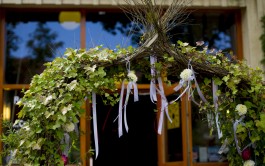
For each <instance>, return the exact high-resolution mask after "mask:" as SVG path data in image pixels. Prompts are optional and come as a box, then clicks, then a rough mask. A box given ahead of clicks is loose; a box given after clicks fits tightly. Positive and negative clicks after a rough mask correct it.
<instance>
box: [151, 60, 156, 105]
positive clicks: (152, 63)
mask: <svg viewBox="0 0 265 166" xmlns="http://www.w3.org/2000/svg"><path fill="white" fill-rule="evenodd" d="M156 62H157V59H156V57H154V56H150V65H151V76H152V78H151V81H150V99H151V101H152V102H153V103H155V102H156V101H157V97H156V85H155V84H156V81H155V67H154V65H155V63H156Z"/></svg>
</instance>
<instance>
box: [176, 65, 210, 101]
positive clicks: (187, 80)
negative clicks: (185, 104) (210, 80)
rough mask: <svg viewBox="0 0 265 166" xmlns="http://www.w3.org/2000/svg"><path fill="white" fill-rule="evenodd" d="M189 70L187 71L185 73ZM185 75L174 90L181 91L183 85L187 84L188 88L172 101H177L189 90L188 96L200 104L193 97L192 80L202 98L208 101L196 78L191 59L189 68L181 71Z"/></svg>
mask: <svg viewBox="0 0 265 166" xmlns="http://www.w3.org/2000/svg"><path fill="white" fill-rule="evenodd" d="M185 72H187V73H185ZM182 75H183V78H181V80H180V81H179V84H178V85H177V86H176V87H175V88H174V90H175V91H176V92H177V91H179V90H180V89H181V88H182V87H184V86H186V88H185V89H184V91H183V92H182V93H181V94H180V95H179V96H178V97H177V99H175V100H173V101H171V103H173V102H175V101H177V100H178V99H180V98H181V97H182V96H183V95H184V94H185V92H188V97H189V98H190V97H191V98H192V101H193V102H194V103H196V104H197V105H198V103H197V102H196V101H195V100H194V99H193V97H192V93H193V91H192V84H191V81H194V82H195V87H196V89H197V92H198V94H199V96H200V98H201V99H202V101H204V102H205V103H207V100H206V99H205V97H204V96H203V94H202V92H201V89H200V87H199V84H198V82H197V80H196V76H195V72H194V70H193V68H192V65H191V61H189V64H188V69H185V70H183V71H182V73H181V76H182ZM187 76H188V77H187Z"/></svg>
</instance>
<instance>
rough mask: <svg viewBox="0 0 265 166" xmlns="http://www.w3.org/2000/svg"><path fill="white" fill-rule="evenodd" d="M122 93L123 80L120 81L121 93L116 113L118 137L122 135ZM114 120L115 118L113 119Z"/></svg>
mask: <svg viewBox="0 0 265 166" xmlns="http://www.w3.org/2000/svg"><path fill="white" fill-rule="evenodd" d="M123 95H124V81H122V85H121V94H120V101H119V115H118V130H119V137H121V136H122V134H123V133H122V103H123ZM114 121H115V120H114Z"/></svg>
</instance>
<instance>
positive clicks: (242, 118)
mask: <svg viewBox="0 0 265 166" xmlns="http://www.w3.org/2000/svg"><path fill="white" fill-rule="evenodd" d="M244 118H245V116H241V118H240V119H239V120H236V121H235V123H234V125H233V129H234V140H235V143H236V149H237V152H238V154H239V155H242V152H243V151H244V150H245V149H246V148H248V147H249V146H251V145H252V144H253V143H252V142H251V143H249V144H248V145H247V146H245V147H244V148H243V149H242V150H241V149H240V147H239V146H238V139H237V135H236V129H237V126H238V124H239V123H241V124H242V125H244V126H245V124H244V123H242V120H244ZM248 135H249V137H250V133H248Z"/></svg>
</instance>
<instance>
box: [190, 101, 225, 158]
mask: <svg viewBox="0 0 265 166" xmlns="http://www.w3.org/2000/svg"><path fill="white" fill-rule="evenodd" d="M191 112H192V142H193V143H192V145H193V162H224V161H225V158H222V156H221V155H219V154H218V151H219V149H220V147H221V143H220V140H219V139H218V136H217V133H215V132H213V134H212V135H210V129H209V125H208V122H207V118H206V117H202V115H201V114H200V113H199V108H198V107H197V105H195V104H192V111H191Z"/></svg>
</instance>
